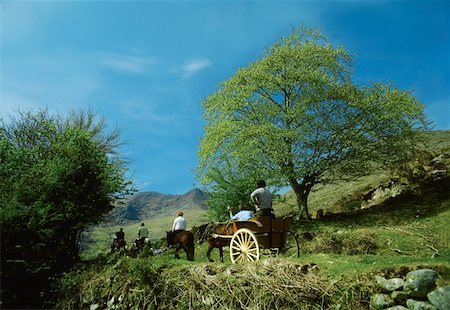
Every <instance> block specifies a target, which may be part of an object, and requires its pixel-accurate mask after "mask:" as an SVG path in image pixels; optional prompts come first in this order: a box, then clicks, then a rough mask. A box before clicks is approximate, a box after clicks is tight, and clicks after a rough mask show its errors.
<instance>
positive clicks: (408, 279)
mask: <svg viewBox="0 0 450 310" xmlns="http://www.w3.org/2000/svg"><path fill="white" fill-rule="evenodd" d="M437 277H438V274H437V272H436V271H435V270H432V269H418V270H414V271H411V272H409V273H408V274H406V276H405V278H404V279H402V278H392V279H386V278H384V277H380V276H376V277H375V281H376V282H377V284H378V286H379V287H380V288H381V289H382V291H383V292H382V293H377V294H374V295H372V297H371V298H370V305H371V307H372V309H388V310H395V309H410V310H448V309H450V285H448V286H443V287H438V288H436V280H437Z"/></svg>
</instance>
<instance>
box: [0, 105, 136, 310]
mask: <svg viewBox="0 0 450 310" xmlns="http://www.w3.org/2000/svg"><path fill="white" fill-rule="evenodd" d="M106 129H107V126H106V122H105V121H104V120H103V119H100V120H96V118H95V115H94V114H93V113H91V112H84V111H81V112H74V113H71V114H70V115H69V116H68V117H67V118H65V119H63V118H61V117H58V116H52V115H50V114H49V113H48V112H47V111H46V110H44V111H38V112H19V113H18V114H17V116H13V117H11V118H9V120H8V121H7V122H6V121H4V122H2V126H1V127H0V179H1V183H0V201H1V209H0V216H1V221H2V225H1V246H2V264H1V272H2V301H3V306H5V307H7V308H9V307H15V308H16V307H18V308H24V307H38V306H39V303H40V297H41V296H40V295H42V291H43V289H44V288H45V285H46V284H47V283H48V277H49V276H52V275H54V274H57V273H59V272H61V271H64V270H67V268H70V267H71V266H72V265H73V264H74V263H75V262H76V261H77V260H78V254H79V237H80V232H81V231H82V229H83V228H85V227H86V226H88V225H91V224H94V223H96V222H98V221H99V220H100V219H101V217H102V216H103V215H104V214H105V213H106V212H108V211H109V210H111V209H112V208H113V204H112V203H113V201H114V200H115V199H116V198H120V197H123V196H124V195H126V194H127V193H128V192H129V191H130V190H131V184H130V182H129V181H127V179H126V177H125V165H124V162H123V160H121V159H120V157H119V156H118V154H117V153H116V151H117V147H118V146H119V145H120V143H121V142H120V131H118V130H113V131H112V132H110V133H107V132H106Z"/></svg>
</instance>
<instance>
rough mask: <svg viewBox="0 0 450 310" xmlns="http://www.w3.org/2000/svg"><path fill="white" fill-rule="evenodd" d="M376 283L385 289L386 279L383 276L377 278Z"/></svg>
mask: <svg viewBox="0 0 450 310" xmlns="http://www.w3.org/2000/svg"><path fill="white" fill-rule="evenodd" d="M375 281H377V284H379V285H380V286H381V287H383V288H384V286H385V285H386V281H387V280H386V278H384V277H381V276H375Z"/></svg>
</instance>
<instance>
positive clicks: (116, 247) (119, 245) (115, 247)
mask: <svg viewBox="0 0 450 310" xmlns="http://www.w3.org/2000/svg"><path fill="white" fill-rule="evenodd" d="M126 246H127V242H126V241H125V240H124V239H119V240H114V242H113V244H112V245H111V253H112V252H114V251H120V250H122V249H124V250H126Z"/></svg>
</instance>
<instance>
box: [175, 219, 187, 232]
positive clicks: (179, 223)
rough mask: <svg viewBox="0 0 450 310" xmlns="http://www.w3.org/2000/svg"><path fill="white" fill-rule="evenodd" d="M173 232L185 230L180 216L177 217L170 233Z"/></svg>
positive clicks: (183, 221)
mask: <svg viewBox="0 0 450 310" xmlns="http://www.w3.org/2000/svg"><path fill="white" fill-rule="evenodd" d="M175 230H186V220H185V219H184V217H182V216H178V217H177V218H176V219H175V220H174V221H173V225H172V231H175Z"/></svg>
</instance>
